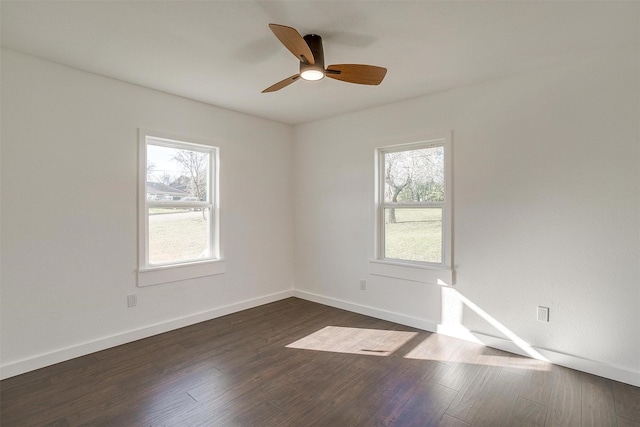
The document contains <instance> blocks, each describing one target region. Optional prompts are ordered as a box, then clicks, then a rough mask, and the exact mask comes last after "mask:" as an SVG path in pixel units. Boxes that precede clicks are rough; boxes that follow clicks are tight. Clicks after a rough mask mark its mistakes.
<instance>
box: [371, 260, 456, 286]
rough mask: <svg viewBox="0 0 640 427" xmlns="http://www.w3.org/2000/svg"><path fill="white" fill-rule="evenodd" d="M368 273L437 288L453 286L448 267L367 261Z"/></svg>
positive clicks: (451, 273) (451, 271)
mask: <svg viewBox="0 0 640 427" xmlns="http://www.w3.org/2000/svg"><path fill="white" fill-rule="evenodd" d="M369 273H371V274H373V275H374V276H383V277H391V278H394V279H402V280H410V281H412V282H421V283H429V284H432V285H438V286H452V285H453V270H452V269H451V268H449V267H435V266H427V265H418V264H410V263H403V262H397V261H387V260H381V259H372V260H370V261H369Z"/></svg>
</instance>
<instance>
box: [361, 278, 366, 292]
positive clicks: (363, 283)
mask: <svg viewBox="0 0 640 427" xmlns="http://www.w3.org/2000/svg"><path fill="white" fill-rule="evenodd" d="M360 290H361V291H366V290H367V281H366V280H360Z"/></svg>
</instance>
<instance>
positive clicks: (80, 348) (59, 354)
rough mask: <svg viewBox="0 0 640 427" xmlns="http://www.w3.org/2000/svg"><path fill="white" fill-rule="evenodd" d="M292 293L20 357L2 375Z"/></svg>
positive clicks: (8, 375)
mask: <svg viewBox="0 0 640 427" xmlns="http://www.w3.org/2000/svg"><path fill="white" fill-rule="evenodd" d="M292 296H294V292H293V290H287V291H283V292H278V293H275V294H270V295H265V296H262V297H258V298H253V299H250V300H245V301H240V302H237V303H234V304H230V305H226V306H223V307H217V308H214V309H212V310H207V311H203V312H200V313H195V314H190V315H188V316H184V317H180V318H177V319H172V320H169V321H166V322H162V323H157V324H154V325H150V326H146V327H143V328H139V329H134V330H131V331H127V332H123V333H121V334H117V335H112V336H108V337H103V338H99V339H97V340H94V341H89V342H85V343H82V344H78V345H74V346H71V347H66V348H63V349H60V350H56V351H52V352H50V353H45V354H41V355H38V356H34V357H30V358H28V359H23V360H19V361H17V362H13V363H9V364H7V365H3V366H0V379H5V378H10V377H13V376H16V375H20V374H24V373H25V372H29V371H33V370H36V369H40V368H44V367H45V366H50V365H53V364H56V363H60V362H64V361H66V360H70V359H74V358H76V357H80V356H85V355H87V354H91V353H95V352H96V351H101V350H105V349H107V348H111V347H115V346H118V345H121V344H126V343H129V342H132V341H137V340H139V339H143V338H148V337H151V336H153V335H157V334H161V333H164V332H169V331H172V330H174V329H179V328H183V327H185V326H189V325H193V324H196V323H200V322H204V321H207V320H211V319H215V318H217V317H222V316H226V315H228V314H232V313H236V312H238V311H242V310H247V309H249V308H253V307H257V306H260V305H263V304H268V303H270V302H274V301H279V300H281V299H285V298H289V297H292Z"/></svg>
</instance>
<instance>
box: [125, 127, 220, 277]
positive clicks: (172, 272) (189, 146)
mask: <svg viewBox="0 0 640 427" xmlns="http://www.w3.org/2000/svg"><path fill="white" fill-rule="evenodd" d="M149 145H155V146H162V147H168V148H178V149H185V150H190V151H198V152H203V153H207V154H208V156H209V171H208V172H209V173H208V174H207V200H206V201H171V202H169V201H157V200H147V147H148V146H149ZM138 149H139V152H138V158H139V165H138V175H139V176H138V286H140V287H143V286H151V285H157V284H162V283H168V282H175V281H180V280H186V279H192V278H197V277H204V276H210V275H214V274H221V273H224V271H225V267H224V263H223V262H222V261H223V259H222V256H221V251H220V227H219V224H220V215H219V213H220V206H219V169H220V166H219V162H220V153H219V150H220V149H219V147H217V145H216V144H215V143H214V142H213V141H210V140H207V139H203V138H194V137H186V136H182V135H175V134H169V133H166V132H159V131H153V130H149V129H138ZM153 207H158V208H166V207H172V208H189V209H196V208H201V209H204V208H209V212H210V214H209V224H208V228H209V254H210V255H209V256H208V257H207V258H204V259H193V260H186V261H178V262H170V263H163V264H150V263H149V214H148V212H149V208H153Z"/></svg>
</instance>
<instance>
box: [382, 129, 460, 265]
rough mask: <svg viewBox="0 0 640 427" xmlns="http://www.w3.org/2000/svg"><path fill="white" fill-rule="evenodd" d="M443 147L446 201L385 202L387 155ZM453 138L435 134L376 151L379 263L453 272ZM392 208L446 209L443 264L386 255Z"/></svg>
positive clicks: (443, 214)
mask: <svg viewBox="0 0 640 427" xmlns="http://www.w3.org/2000/svg"><path fill="white" fill-rule="evenodd" d="M433 147H443V150H444V202H432V201H424V202H387V201H385V194H384V193H385V154H387V153H396V152H401V151H412V150H419V149H424V148H433ZM451 151H452V150H451V137H450V136H447V135H434V136H433V137H429V138H420V139H418V138H416V139H414V140H413V141H412V142H403V143H400V144H395V145H389V146H384V147H379V148H377V149H376V151H375V153H376V156H375V157H376V173H375V176H376V180H375V181H376V192H375V194H376V195H375V197H376V198H375V205H376V209H375V221H376V232H375V236H376V238H375V251H376V253H375V262H378V263H385V264H395V265H399V266H402V265H405V266H411V267H419V268H427V269H451V267H452V262H453V260H452V258H453V256H452V252H453V251H452V212H451V211H452V179H451V175H452V161H451V157H452V156H451ZM389 208H420V209H422V208H440V209H442V239H441V254H442V256H441V262H437V263H436V262H427V261H415V260H408V259H399V258H388V257H386V256H385V209H389Z"/></svg>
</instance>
